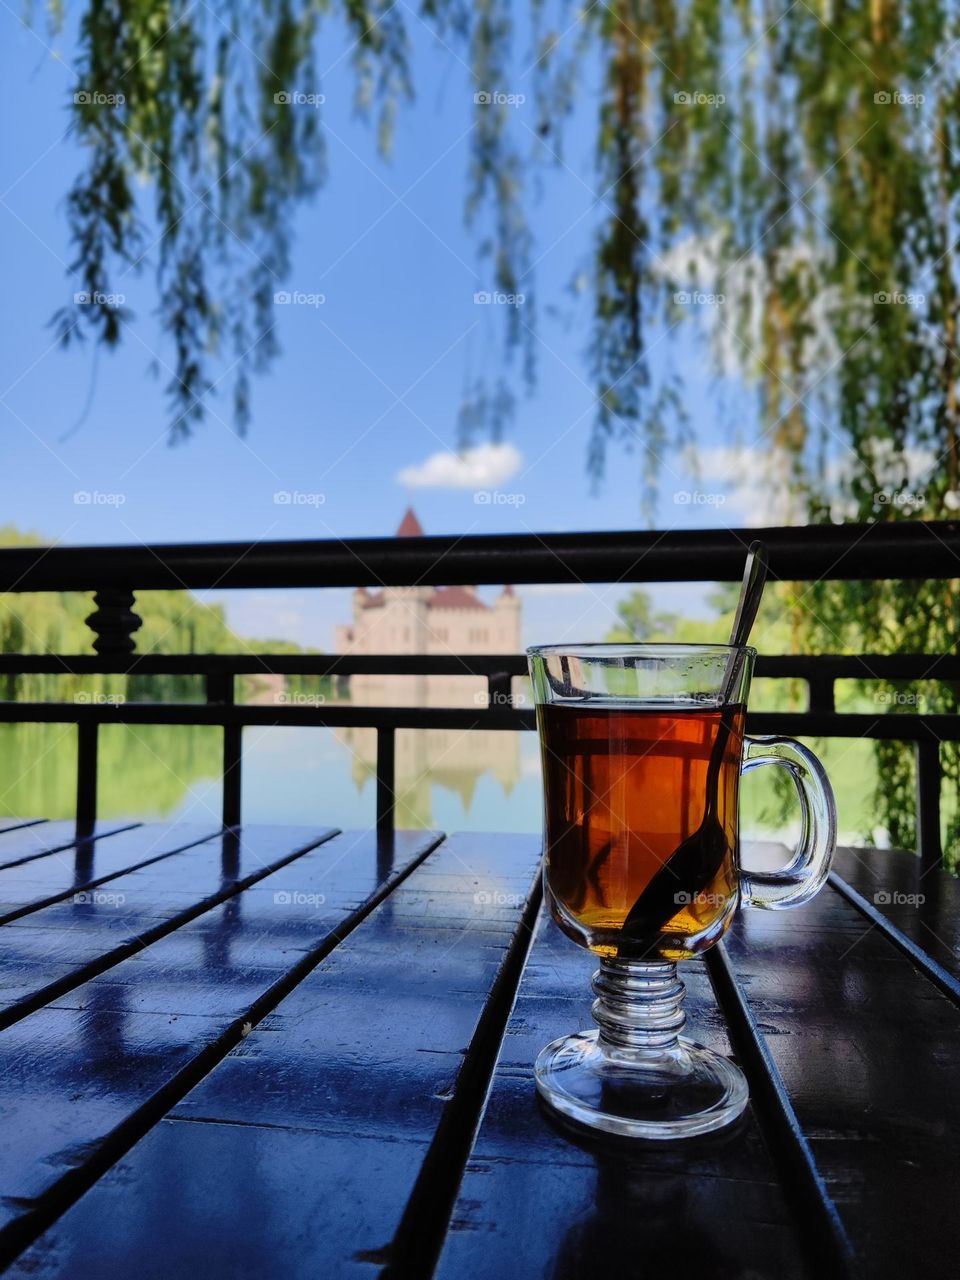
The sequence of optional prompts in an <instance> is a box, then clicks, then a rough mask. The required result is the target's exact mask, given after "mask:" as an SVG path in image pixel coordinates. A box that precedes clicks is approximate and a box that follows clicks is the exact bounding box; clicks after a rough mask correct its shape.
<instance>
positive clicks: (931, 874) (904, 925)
mask: <svg viewBox="0 0 960 1280" xmlns="http://www.w3.org/2000/svg"><path fill="white" fill-rule="evenodd" d="M831 882H832V884H833V886H834V888H835V889H837V890H838V891H839V892H840V893H842V894H843V896H844V897H846V898H847V900H848V901H849V902H850V903H851V904H852V905H853V906H855V907H856V908H857V909H858V910H859V911H860V913H861V915H863V916H865V917H866V919H868V920H870V921H872V922H875V923H877V924H879V925H880V926H881V927H882V928H885V929H886V930H887V933H888V936H889V937H890V939H891V941H893V942H894V943H895V944H896V945H897V946H899V947H901V948H902V949H903V950H904V951H906V952H907V954H908V955H910V957H911V959H912V960H913V961H914V963H916V964H920V965H921V966H924V967H926V969H927V970H928V973H929V975H930V976H931V977H932V978H934V979H935V980H936V981H937V982H938V983H939V985H940V986H941V988H942V989H943V990H944V991H945V992H946V993H947V994H949V995H950V996H951V997H952V998H953V999H954V1000H957V1001H960V881H957V880H955V879H954V878H953V877H952V876H948V875H947V874H946V872H944V871H942V870H941V869H940V867H925V866H924V865H923V863H922V862H921V861H920V859H919V857H917V855H916V854H914V853H906V852H904V851H903V850H900V849H838V850H837V856H836V858H835V860H834V872H833V874H832V876H831Z"/></svg>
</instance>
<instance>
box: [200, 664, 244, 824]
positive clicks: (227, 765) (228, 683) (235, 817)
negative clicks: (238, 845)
mask: <svg viewBox="0 0 960 1280" xmlns="http://www.w3.org/2000/svg"><path fill="white" fill-rule="evenodd" d="M206 690H207V705H208V706H209V705H219V706H222V707H232V706H234V705H235V703H236V698H235V689H234V678H233V676H232V675H231V674H230V673H229V672H226V673H225V672H216V673H208V675H207V677H206ZM242 760H243V726H242V725H239V724H225V725H224V726H223V766H222V779H223V782H222V785H223V811H222V819H221V821H222V822H223V825H224V826H225V827H238V826H239V825H240V805H241V791H242V782H243V775H242Z"/></svg>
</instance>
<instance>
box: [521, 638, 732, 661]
mask: <svg viewBox="0 0 960 1280" xmlns="http://www.w3.org/2000/svg"><path fill="white" fill-rule="evenodd" d="M526 653H527V657H528V658H550V657H568V658H632V657H638V658H658V657H664V658H672V657H675V658H690V657H695V656H696V655H697V654H702V655H703V656H704V657H709V656H710V655H711V654H717V653H741V654H746V655H748V656H749V657H752V658H755V657H756V656H757V651H756V649H754V648H753V647H752V645H748V644H739V645H738V644H714V643H703V644H696V643H683V644H672V643H668V642H666V641H664V642H662V643H658V642H656V641H654V642H653V643H650V644H646V643H644V644H641V643H639V642H637V643H635V644H633V643H623V644H616V643H611V642H609V641H603V640H601V641H597V642H588V643H586V644H534V645H529V646H528V648H527V651H526Z"/></svg>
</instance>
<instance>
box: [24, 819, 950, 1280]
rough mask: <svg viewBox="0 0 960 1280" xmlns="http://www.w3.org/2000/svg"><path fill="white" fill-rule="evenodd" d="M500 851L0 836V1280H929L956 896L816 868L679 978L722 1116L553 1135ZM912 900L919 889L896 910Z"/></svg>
mask: <svg viewBox="0 0 960 1280" xmlns="http://www.w3.org/2000/svg"><path fill="white" fill-rule="evenodd" d="M538 852H539V842H538V841H537V840H536V839H534V838H533V837H531V836H510V835H486V834H482V835H458V836H452V837H450V838H447V839H444V838H443V837H441V836H440V835H439V834H436V833H427V832H405V833H400V834H398V835H397V836H396V837H394V838H392V839H391V840H385V839H380V840H379V841H378V838H377V836H376V835H375V833H373V832H343V833H335V832H334V831H332V830H322V829H310V830H307V829H301V828H294V827H287V828H265V827H248V828H245V829H244V830H243V831H242V833H240V834H239V835H236V834H229V835H226V836H224V835H223V834H222V833H219V832H213V831H203V830H199V829H197V828H193V827H185V826H170V825H167V826H164V825H149V826H148V825H133V826H131V825H129V824H120V823H114V824H102V825H101V827H100V828H98V829H97V831H96V833H95V838H94V839H92V840H90V841H89V842H86V843H84V844H83V845H80V846H76V845H74V844H73V843H72V840H71V836H70V832H69V830H68V829H67V827H66V825H65V824H61V823H54V822H49V823H34V824H32V825H23V826H20V827H16V826H14V825H13V824H12V823H10V822H5V823H4V824H3V828H2V829H0V922H2V923H3V926H4V927H3V930H2V933H0V939H2V941H3V944H4V945H3V947H2V949H0V1019H2V1034H0V1068H2V1069H0V1151H2V1160H0V1178H2V1186H0V1196H2V1198H0V1249H2V1257H3V1262H4V1264H5V1265H6V1266H7V1267H8V1268H9V1271H10V1274H12V1275H16V1276H41V1277H44V1276H64V1277H70V1278H71V1280H84V1278H85V1277H90V1278H91V1280H94V1278H96V1280H101V1278H102V1277H111V1278H112V1277H121V1278H126V1277H130V1278H132V1280H153V1278H154V1277H155V1278H156V1280H161V1278H162V1280H170V1277H180V1276H186V1277H190V1278H191V1280H194V1277H203V1278H204V1280H209V1278H210V1277H219V1276H228V1277H257V1278H258V1280H259V1278H261V1277H274V1276H276V1277H283V1278H284V1280H286V1278H287V1277H311V1278H312V1280H313V1278H316V1277H328V1276H341V1275H343V1276H389V1277H407V1276H410V1277H418V1276H429V1275H431V1274H432V1273H435V1274H436V1275H437V1276H438V1277H440V1278H441V1280H454V1278H460V1277H470V1278H471V1280H474V1278H476V1277H499V1276H508V1277H511V1276H518V1277H540V1276H543V1277H555V1278H562V1277H578V1278H582V1277H594V1276H595V1277H603V1278H604V1280H610V1278H611V1277H614V1276H624V1277H648V1276H649V1277H656V1278H657V1280H661V1278H662V1277H665V1276H677V1275H681V1274H682V1275H689V1276H694V1277H704V1278H709V1280H716V1278H717V1277H743V1278H748V1277H753V1278H756V1277H775V1278H776V1280H789V1278H791V1277H821V1276H824V1275H832V1274H836V1275H862V1276H865V1277H874V1276H879V1277H885V1276H891V1277H894V1276H895V1277H897V1280H902V1278H903V1277H904V1276H914V1275H924V1276H926V1275H935V1276H940V1275H943V1274H954V1273H955V1268H956V1251H955V1247H954V1236H953V1234H952V1233H953V1230H954V1228H953V1225H952V1224H953V1223H954V1221H955V1214H956V1200H957V1193H958V1190H960V1177H958V1175H960V1080H958V1072H957V1068H958V1066H960V1013H958V1009H957V1001H958V996H960V982H958V977H960V963H958V955H960V886H958V885H957V883H955V882H954V881H952V880H949V879H948V878H947V877H945V876H943V875H941V874H940V873H939V872H932V873H929V874H927V875H925V876H921V873H920V869H919V865H918V863H917V861H916V860H915V859H913V858H912V857H910V856H908V855H905V854H894V853H883V852H878V851H870V852H869V853H864V852H863V851H858V852H856V853H855V852H852V851H843V852H842V853H841V854H840V855H838V859H837V870H836V874H835V875H834V876H833V878H832V882H831V885H830V887H829V888H827V889H826V890H825V891H824V892H823V893H822V894H821V895H820V897H819V898H818V899H816V901H814V902H813V903H811V904H810V905H809V906H807V907H806V908H803V909H801V910H798V911H792V912H781V913H763V912H751V913H743V914H742V915H741V916H740V918H739V920H738V922H737V923H736V925H735V927H734V929H733V930H732V932H731V934H730V935H729V937H728V939H727V941H726V943H725V944H724V945H723V946H721V947H718V948H716V949H715V950H714V951H713V952H711V953H710V955H709V957H708V958H707V960H706V961H705V962H695V963H692V964H689V965H687V966H685V971H686V972H685V975H684V976H685V978H686V981H687V987H688V999H687V1009H688V1013H689V1015H690V1023H691V1029H692V1030H693V1031H694V1033H695V1034H696V1035H697V1036H698V1037H699V1038H701V1039H702V1040H704V1041H705V1042H706V1043H708V1044H710V1045H713V1046H715V1047H717V1048H719V1049H721V1050H723V1051H724V1052H731V1053H733V1054H734V1055H735V1056H736V1058H737V1059H738V1060H739V1061H740V1063H741V1064H742V1065H743V1067H744V1069H745V1070H746V1072H747V1074H748V1076H749V1079H750V1084H751V1093H752V1102H751V1105H750V1108H749V1109H748V1111H747V1113H746V1114H745V1116H744V1117H743V1118H742V1120H741V1121H740V1122H739V1123H738V1124H737V1125H736V1126H735V1127H734V1128H732V1129H730V1130H728V1131H727V1132H726V1133H724V1134H721V1135H716V1136H714V1137H713V1138H710V1139H699V1140H692V1141H687V1142H684V1143H674V1144H662V1145H661V1144H643V1145H641V1144H636V1143H629V1142H627V1143H624V1142H617V1141H610V1140H608V1141H606V1142H599V1141H598V1142H592V1141H589V1140H585V1139H579V1140H576V1141H575V1140H573V1139H572V1138H571V1137H570V1136H568V1135H565V1134H563V1133H562V1132H560V1131H559V1130H558V1129H556V1128H554V1126H553V1125H552V1124H551V1122H550V1121H549V1120H548V1119H547V1118H546V1117H545V1116H544V1115H543V1114H542V1113H541V1111H540V1109H539V1107H538V1105H537V1102H536V1099H535V1094H534V1088H533V1083H532V1073H531V1064H532V1062H533V1059H534V1056H535V1054H536V1052H537V1050H538V1049H539V1048H540V1047H541V1046H542V1045H543V1044H544V1043H546V1041H548V1040H550V1039H552V1038H553V1037H555V1036H557V1035H559V1034H562V1033H563V1032H566V1031H569V1030H570V1029H571V1028H573V1027H577V1026H580V1027H584V1026H588V1025H590V1014H589V1007H590V993H589V986H588V983H589V976H590V973H591V970H592V968H593V967H594V964H593V961H592V959H591V957H590V956H589V955H587V954H586V953H584V952H582V951H581V950H580V949H579V948H577V947H576V946H574V945H573V944H572V943H570V942H568V941H567V940H566V939H565V938H563V937H561V936H560V935H559V933H558V931H557V930H556V929H555V928H554V926H553V925H552V924H550V923H549V922H548V921H545V920H544V919H542V918H541V914H540V910H539V908H540V900H539V886H538V882H537V864H538ZM918 899H922V900H919V901H918Z"/></svg>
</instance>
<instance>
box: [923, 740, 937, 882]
mask: <svg viewBox="0 0 960 1280" xmlns="http://www.w3.org/2000/svg"><path fill="white" fill-rule="evenodd" d="M917 845H918V847H919V852H920V860H921V862H922V863H923V867H924V870H927V871H929V870H930V869H931V868H932V867H938V866H939V865H940V863H941V861H942V859H943V848H942V846H941V843H940V744H939V742H937V740H936V739H935V738H933V739H928V740H926V741H924V742H918V743H917Z"/></svg>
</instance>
